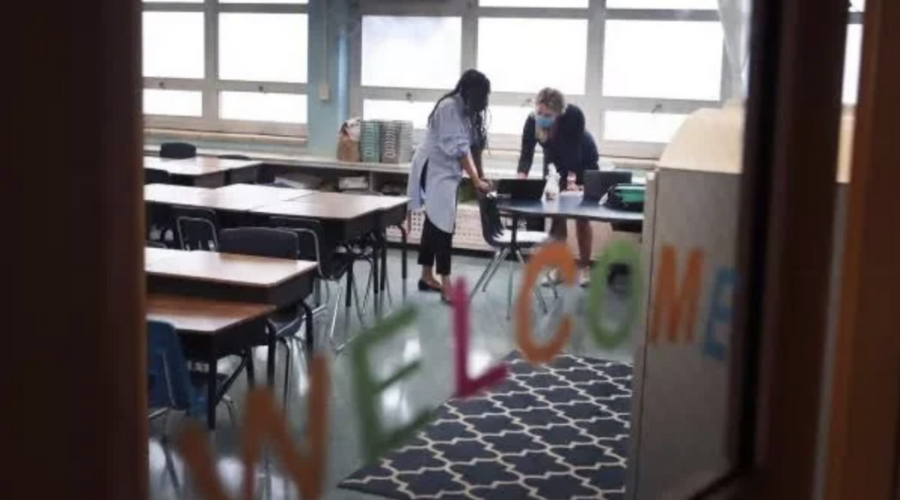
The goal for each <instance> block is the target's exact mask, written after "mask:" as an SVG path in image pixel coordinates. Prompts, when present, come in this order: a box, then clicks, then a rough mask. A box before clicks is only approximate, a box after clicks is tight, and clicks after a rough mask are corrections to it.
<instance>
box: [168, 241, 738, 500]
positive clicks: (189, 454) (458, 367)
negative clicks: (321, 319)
mask: <svg viewBox="0 0 900 500" xmlns="http://www.w3.org/2000/svg"><path fill="white" fill-rule="evenodd" d="M673 252H675V250H674V248H670V249H668V250H666V254H667V255H671V254H672V253H673ZM700 260H701V261H702V257H701V258H700ZM639 261H640V259H639V251H638V247H637V245H636V244H635V243H632V242H627V241H618V242H613V243H611V244H609V245H608V246H607V248H606V250H605V251H604V253H603V255H602V256H601V257H600V259H599V261H598V263H597V265H596V266H595V268H594V270H593V272H592V276H591V278H592V279H591V286H590V289H589V290H588V308H587V314H586V321H587V323H588V325H587V326H588V331H589V332H590V335H591V337H592V339H593V341H594V342H596V343H597V345H598V346H600V347H603V348H606V349H611V348H615V347H617V346H618V345H620V344H621V343H622V342H624V341H625V340H627V339H628V336H629V332H630V331H631V328H632V326H633V325H634V322H635V320H636V319H637V317H638V313H639V311H640V296H641V294H640V290H639V287H638V284H639V283H641V279H640V274H641V273H640V262H639ZM575 262H576V261H575V258H574V256H573V255H572V254H571V252H570V251H569V249H568V248H567V247H566V245H565V244H564V243H554V244H550V245H547V246H545V247H543V248H541V249H540V250H539V251H538V252H537V253H536V254H535V255H534V256H533V257H532V258H531V259H530V260H529V262H528V264H527V266H526V268H525V272H524V279H523V283H522V286H521V288H520V290H519V293H518V298H517V301H516V307H515V318H514V325H513V326H514V331H513V335H514V337H515V341H516V345H517V347H518V349H519V351H520V352H521V353H522V355H523V357H524V358H525V359H527V360H528V361H530V362H531V363H535V364H541V363H547V362H549V361H551V360H552V359H553V358H554V357H555V356H556V355H558V354H559V353H560V351H561V350H562V349H563V348H564V346H565V345H566V344H567V343H568V342H569V340H570V338H571V335H572V331H573V327H574V321H575V320H574V318H573V317H572V316H571V315H568V314H564V315H563V317H562V319H561V320H560V321H559V323H558V324H557V325H556V328H555V330H554V333H553V336H552V338H551V340H549V341H548V342H546V343H543V344H540V343H538V342H536V341H535V339H534V337H533V335H532V334H533V331H532V328H533V325H532V316H531V301H530V295H531V291H532V289H533V288H534V286H535V285H536V284H537V281H538V279H539V277H540V276H541V274H542V272H544V271H546V270H548V269H550V268H556V269H558V270H559V273H560V276H561V277H562V280H563V283H564V284H566V285H567V286H573V287H574V286H575V285H576V281H577V266H576V264H575ZM675 262H676V260H675V259H672V258H663V259H662V265H661V266H660V267H659V273H665V274H663V276H664V279H658V280H656V281H657V283H658V286H657V289H656V291H655V294H654V302H655V307H654V309H653V311H652V313H653V320H652V325H654V326H653V327H652V329H653V332H656V333H654V334H652V336H651V338H653V339H659V338H660V337H661V334H662V332H663V331H666V332H667V338H668V339H670V340H673V339H677V338H678V337H677V335H676V337H674V338H673V335H675V334H677V332H678V328H679V325H680V324H681V323H682V318H684V319H685V322H686V323H687V324H688V331H692V330H691V328H692V327H691V323H692V322H694V321H695V316H696V303H697V297H696V294H695V293H694V290H695V289H696V286H695V284H696V280H697V279H699V277H698V273H697V271H696V266H697V264H696V262H697V258H696V257H694V258H693V260H692V261H691V262H693V263H692V264H691V265H690V266H689V267H688V272H687V273H686V274H684V277H683V278H682V279H681V280H680V282H679V280H678V279H677V277H678V274H679V273H678V272H677V269H675ZM614 268H618V269H628V272H627V273H625V276H626V277H627V280H628V283H627V287H624V288H623V289H624V290H627V295H626V297H625V301H624V308H625V309H624V310H625V314H623V315H622V318H620V320H619V321H618V322H617V324H610V323H609V322H608V321H604V318H603V317H602V314H601V311H602V310H603V308H602V306H603V302H604V300H605V297H607V296H608V295H607V292H608V287H609V281H608V279H607V278H608V276H609V275H610V272H611V270H612V269H614ZM467 295H468V294H467V290H466V285H465V283H464V282H463V281H462V280H460V281H458V282H457V283H456V284H455V286H454V289H453V308H452V317H453V336H454V344H455V353H454V365H455V382H456V389H455V393H454V395H455V397H457V398H466V397H470V396H472V395H474V394H476V393H479V392H481V391H484V390H486V389H489V388H490V387H491V386H493V385H495V384H497V383H499V382H501V381H503V380H504V379H505V378H506V376H507V368H506V366H505V365H504V364H503V363H500V364H498V365H496V366H494V367H492V368H490V369H488V370H487V371H486V372H485V373H484V374H482V375H481V376H479V377H477V378H472V377H471V376H470V375H469V370H468V365H467V359H468V348H469V334H470V325H469V303H468V296H467ZM712 300H717V299H716V297H715V296H714V297H713V299H712ZM660 301H662V303H660ZM418 314H419V312H418V311H417V310H416V309H415V308H414V307H406V308H404V309H402V310H400V311H399V312H397V313H395V314H393V315H391V316H389V317H388V318H386V319H384V320H383V321H381V322H380V323H378V324H377V325H376V326H375V327H374V328H372V329H370V330H369V331H367V332H365V333H364V334H362V335H361V336H360V337H359V338H358V339H357V340H356V341H355V342H354V343H353V344H352V345H351V347H350V353H349V355H350V358H351V360H352V365H353V378H352V382H353V392H354V395H355V402H356V409H357V413H358V415H359V426H360V429H359V430H360V435H361V437H362V448H363V449H362V452H363V456H364V457H365V458H366V459H367V460H369V461H374V460H376V459H377V458H378V457H380V456H383V455H384V454H386V453H387V452H389V451H390V450H392V449H394V448H396V447H398V446H400V445H402V444H403V443H404V442H405V441H407V440H408V439H410V438H412V437H413V436H414V435H415V434H416V433H417V432H418V431H419V430H420V429H421V428H422V427H423V426H424V425H426V424H427V423H428V422H429V420H430V417H431V415H430V413H429V412H427V411H426V412H422V413H420V414H419V415H417V416H415V417H414V418H412V419H411V422H410V423H409V424H407V425H405V426H403V427H399V428H386V427H385V425H384V423H383V422H382V421H381V418H380V415H379V412H378V410H377V408H378V406H377V405H378V402H379V400H380V395H381V394H382V393H383V392H384V391H385V390H386V389H388V388H390V387H391V386H393V385H394V384H396V383H398V382H399V381H401V380H404V379H407V378H409V377H413V376H415V375H416V373H417V372H419V371H420V370H421V369H422V365H421V362H420V361H414V362H411V363H409V364H406V365H405V366H403V367H401V368H399V369H398V370H397V371H396V372H395V373H393V374H392V375H390V376H388V377H386V378H381V379H379V378H376V377H375V376H374V374H373V372H372V369H371V366H370V359H369V358H370V352H371V351H372V349H373V348H374V347H375V346H377V345H379V344H382V343H384V342H386V341H387V340H389V339H391V338H392V337H393V336H395V335H398V334H399V333H400V332H402V331H403V330H404V329H405V328H407V327H409V326H411V325H413V323H414V322H415V320H416V318H417V315H418ZM663 318H665V319H666V321H665V326H666V329H665V330H664V329H663V323H660V321H661V320H662V319H663ZM673 332H674V333H673ZM683 339H684V340H685V341H691V340H692V337H691V336H690V335H688V336H684V337H683ZM722 348H723V349H724V346H722ZM717 352H718V351H717ZM309 376H310V391H309V396H308V398H309V399H308V405H307V406H308V411H309V416H308V423H307V426H306V429H305V432H304V440H303V443H302V444H295V443H294V441H293V439H292V437H291V434H290V432H289V429H288V425H287V419H286V418H285V416H284V414H283V413H282V411H281V410H280V408H279V407H278V404H277V402H276V400H275V398H274V396H273V395H272V392H271V390H270V389H269V388H254V389H252V390H251V391H250V392H249V394H248V396H247V400H246V403H245V412H244V413H245V414H244V422H243V428H242V431H241V453H240V454H241V459H242V461H243V465H244V469H243V474H244V475H243V483H242V488H241V497H240V498H241V499H243V500H249V499H251V498H252V496H253V491H254V476H255V466H256V464H257V463H258V461H259V459H260V455H261V452H262V447H263V446H264V445H265V444H269V445H270V446H271V448H272V451H273V452H274V454H275V455H276V456H277V458H278V459H279V460H280V461H281V462H282V463H283V465H284V469H285V472H286V475H287V476H288V477H290V479H291V480H292V481H293V482H294V484H295V485H296V487H297V489H298V491H299V493H300V496H301V498H303V499H304V500H314V499H318V498H321V496H322V494H323V492H324V488H325V484H324V476H325V470H326V464H327V457H328V451H329V450H328V443H327V442H328V422H329V414H328V395H329V391H330V380H329V367H328V362H327V360H326V358H324V357H323V356H322V355H320V354H317V355H314V357H313V359H312V361H311V364H310V373H309ZM179 447H180V450H181V452H182V454H183V456H184V459H185V461H186V463H187V466H188V468H189V470H190V471H191V473H192V474H193V476H194V481H195V483H196V486H197V490H198V492H199V493H200V494H201V495H202V496H203V497H205V498H206V499H207V500H230V499H229V496H228V494H227V492H226V489H225V488H224V486H223V485H222V484H221V482H220V480H219V478H218V475H217V473H216V469H215V466H214V460H213V456H212V453H211V452H210V450H209V447H208V444H207V435H206V433H205V431H204V430H203V429H202V428H201V427H200V426H199V425H197V424H192V425H189V426H188V427H187V428H186V429H185V431H184V432H183V433H182V434H181V436H180V439H179Z"/></svg>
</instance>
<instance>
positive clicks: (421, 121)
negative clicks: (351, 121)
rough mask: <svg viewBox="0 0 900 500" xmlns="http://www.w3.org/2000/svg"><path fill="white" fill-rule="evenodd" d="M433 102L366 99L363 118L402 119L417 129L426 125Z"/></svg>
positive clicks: (422, 128) (421, 128)
mask: <svg viewBox="0 0 900 500" xmlns="http://www.w3.org/2000/svg"><path fill="white" fill-rule="evenodd" d="M434 105H435V103H433V102H422V101H412V102H410V101H393V100H384V99H366V100H365V101H363V118H365V119H366V120H403V121H411V122H413V126H414V127H415V128H416V129H418V130H424V129H425V128H427V127H428V115H430V114H431V110H432V109H434Z"/></svg>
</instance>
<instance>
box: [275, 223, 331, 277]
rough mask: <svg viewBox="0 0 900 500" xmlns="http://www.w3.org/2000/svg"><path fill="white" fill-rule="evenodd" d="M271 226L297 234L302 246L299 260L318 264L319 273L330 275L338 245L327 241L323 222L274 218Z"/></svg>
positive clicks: (298, 254)
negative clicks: (333, 256)
mask: <svg viewBox="0 0 900 500" xmlns="http://www.w3.org/2000/svg"><path fill="white" fill-rule="evenodd" d="M269 225H270V226H272V227H274V228H278V229H281V230H284V231H291V232H293V233H294V234H296V235H297V241H298V243H299V245H300V250H299V252H298V253H297V256H298V257H297V258H299V259H301V260H309V261H313V262H317V263H318V264H319V273H320V274H321V275H322V276H327V275H328V271H329V270H330V269H331V261H332V254H333V253H334V251H335V247H336V245H334V244H333V243H330V242H329V241H328V240H327V239H326V237H325V228H324V227H323V226H322V223H321V222H319V221H317V220H311V219H301V218H298V217H272V218H271V219H269Z"/></svg>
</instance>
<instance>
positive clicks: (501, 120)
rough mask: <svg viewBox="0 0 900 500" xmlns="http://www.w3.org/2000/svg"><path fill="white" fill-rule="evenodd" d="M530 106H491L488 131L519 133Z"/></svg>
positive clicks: (530, 109) (508, 133) (493, 132)
mask: <svg viewBox="0 0 900 500" xmlns="http://www.w3.org/2000/svg"><path fill="white" fill-rule="evenodd" d="M533 109H534V108H532V107H531V106H491V107H490V120H489V121H488V133H490V134H506V135H521V134H522V130H523V129H524V128H525V120H527V119H528V115H529V114H530V113H531V111H532V110H533Z"/></svg>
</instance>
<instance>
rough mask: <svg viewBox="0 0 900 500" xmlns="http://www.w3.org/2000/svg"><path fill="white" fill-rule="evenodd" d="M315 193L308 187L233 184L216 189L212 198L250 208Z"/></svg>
mask: <svg viewBox="0 0 900 500" xmlns="http://www.w3.org/2000/svg"><path fill="white" fill-rule="evenodd" d="M314 193H315V191H310V190H308V189H292V188H280V187H273V186H258V185H256V184H231V185H229V186H224V187H220V188H218V189H216V190H214V191H213V192H212V193H211V197H210V199H211V200H214V201H217V202H222V203H229V204H231V205H232V206H235V205H242V206H245V207H246V210H250V209H253V208H258V207H262V206H265V205H271V204H272V203H277V202H280V201H289V200H295V199H297V198H303V197H306V196H309V195H312V194H314Z"/></svg>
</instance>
